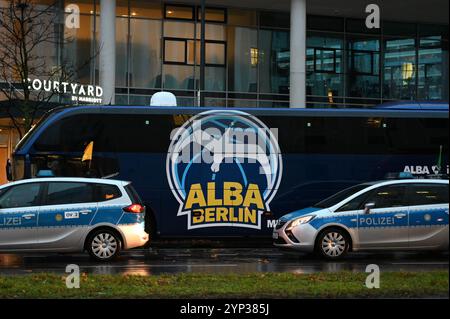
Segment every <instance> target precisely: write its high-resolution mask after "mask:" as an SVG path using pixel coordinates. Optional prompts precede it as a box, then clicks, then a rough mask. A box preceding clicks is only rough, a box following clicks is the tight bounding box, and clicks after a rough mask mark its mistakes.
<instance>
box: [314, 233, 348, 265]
mask: <svg viewBox="0 0 450 319" xmlns="http://www.w3.org/2000/svg"><path fill="white" fill-rule="evenodd" d="M348 249H349V240H348V238H347V235H346V234H345V233H344V232H343V231H342V230H340V229H337V228H330V229H327V230H325V231H324V232H323V233H322V234H321V235H320V237H319V239H318V241H317V250H318V251H319V253H320V254H321V255H322V256H323V257H325V258H328V259H338V258H341V257H343V256H345V255H346V254H347V251H348Z"/></svg>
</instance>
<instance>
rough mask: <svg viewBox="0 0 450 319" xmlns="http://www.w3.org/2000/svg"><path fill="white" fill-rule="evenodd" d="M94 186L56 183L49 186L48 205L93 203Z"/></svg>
mask: <svg viewBox="0 0 450 319" xmlns="http://www.w3.org/2000/svg"><path fill="white" fill-rule="evenodd" d="M92 190H93V189H92V184H87V183H72V182H54V183H49V184H48V191H47V199H46V202H45V204H46V205H61V204H76V203H90V202H93V201H94V199H93V196H92V195H93V192H92Z"/></svg>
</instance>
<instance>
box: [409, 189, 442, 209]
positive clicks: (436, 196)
mask: <svg viewBox="0 0 450 319" xmlns="http://www.w3.org/2000/svg"><path fill="white" fill-rule="evenodd" d="M408 204H409V205H410V206H418V205H433V204H448V185H443V184H414V185H411V186H410V191H409V194H408Z"/></svg>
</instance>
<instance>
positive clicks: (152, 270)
mask: <svg viewBox="0 0 450 319" xmlns="http://www.w3.org/2000/svg"><path fill="white" fill-rule="evenodd" d="M448 262H449V255H448V253H433V254H431V253H411V252H408V253H389V254H386V253H383V254H368V253H351V254H349V255H348V257H347V258H345V259H344V260H342V261H337V262H330V261H323V260H321V259H319V258H317V257H314V256H311V255H305V254H299V253H286V252H281V251H279V250H277V249H273V248H214V249H207V248H195V249H175V248H173V249H172V248H156V249H155V248H153V249H145V250H144V249H140V250H133V251H128V252H123V253H122V255H121V256H120V257H119V258H118V259H117V260H115V261H112V262H109V263H101V262H96V261H93V260H92V259H90V258H89V256H88V255H86V254H75V255H58V254H22V255H13V254H0V275H18V274H28V273H39V272H51V273H61V274H63V273H64V272H65V269H66V266H67V265H68V264H77V265H78V266H79V267H80V270H81V271H82V272H86V273H95V274H133V275H152V274H162V273H180V272H204V273H226V272H229V273H231V272H232V273H247V272H291V273H314V272H322V271H323V272H334V271H340V270H350V271H357V272H361V271H365V268H366V266H367V265H369V264H377V265H378V266H379V267H380V269H381V271H403V270H404V271H408V270H409V271H430V270H448V266H449V264H448Z"/></svg>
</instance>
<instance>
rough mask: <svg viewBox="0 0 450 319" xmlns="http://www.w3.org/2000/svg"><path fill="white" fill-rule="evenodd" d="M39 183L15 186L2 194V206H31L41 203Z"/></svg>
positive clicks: (0, 202) (0, 200)
mask: <svg viewBox="0 0 450 319" xmlns="http://www.w3.org/2000/svg"><path fill="white" fill-rule="evenodd" d="M39 189H40V185H39V184H38V183H28V184H21V185H17V186H13V187H11V188H9V189H8V190H7V191H6V192H5V193H4V194H2V195H0V196H1V197H0V208H16V207H30V206H37V205H39Z"/></svg>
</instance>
